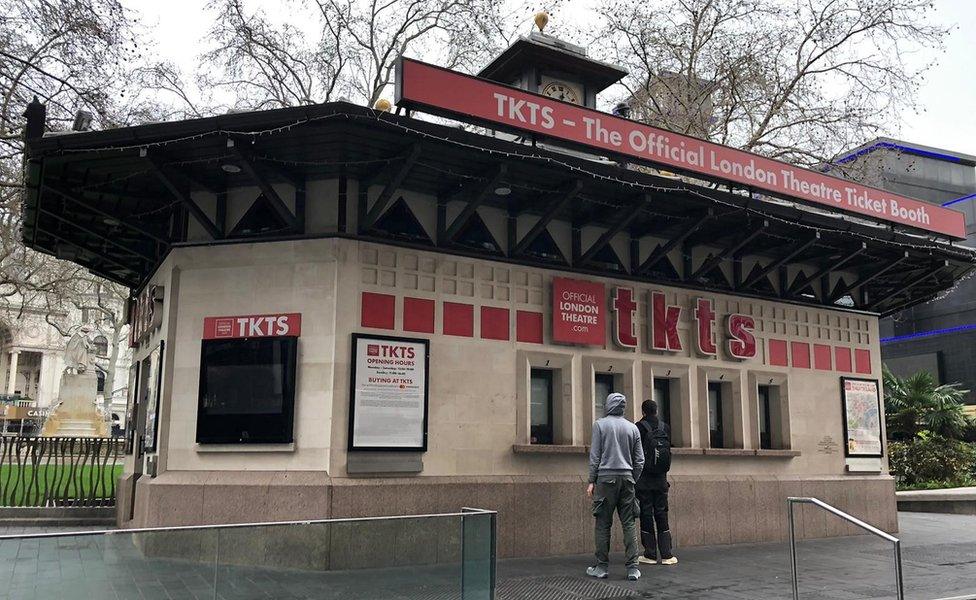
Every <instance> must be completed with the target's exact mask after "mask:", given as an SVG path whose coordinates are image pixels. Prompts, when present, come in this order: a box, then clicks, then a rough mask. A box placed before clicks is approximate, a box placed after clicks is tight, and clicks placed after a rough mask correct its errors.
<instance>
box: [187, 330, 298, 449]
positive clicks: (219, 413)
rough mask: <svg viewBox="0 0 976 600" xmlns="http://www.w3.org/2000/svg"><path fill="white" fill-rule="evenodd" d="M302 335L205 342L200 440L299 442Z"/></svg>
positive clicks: (268, 442)
mask: <svg viewBox="0 0 976 600" xmlns="http://www.w3.org/2000/svg"><path fill="white" fill-rule="evenodd" d="M297 348H298V338H296V337H266V338H241V339H210V340H203V347H202V351H201V356H200V394H199V404H198V412H197V435H196V441H197V443H199V444H262V443H264V444H270V443H292V442H293V441H294V415H295V371H296V363H297Z"/></svg>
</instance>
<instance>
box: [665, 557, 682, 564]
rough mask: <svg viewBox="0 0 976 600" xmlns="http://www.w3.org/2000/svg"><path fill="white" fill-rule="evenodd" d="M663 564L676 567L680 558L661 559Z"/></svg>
mask: <svg viewBox="0 0 976 600" xmlns="http://www.w3.org/2000/svg"><path fill="white" fill-rule="evenodd" d="M661 564H662V565H676V564H678V557H677V556H672V557H671V558H662V559H661Z"/></svg>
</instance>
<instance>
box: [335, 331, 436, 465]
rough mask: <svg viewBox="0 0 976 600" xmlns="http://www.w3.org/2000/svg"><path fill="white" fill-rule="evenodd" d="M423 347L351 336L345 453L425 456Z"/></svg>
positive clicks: (426, 347) (397, 340)
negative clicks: (408, 452) (395, 452)
mask: <svg viewBox="0 0 976 600" xmlns="http://www.w3.org/2000/svg"><path fill="white" fill-rule="evenodd" d="M429 344H430V343H429V341H428V340H422V339H411V338H397V337H388V336H376V335H363V334H353V337H352V356H353V365H352V389H351V392H350V407H349V450H413V451H426V450H427V381H428V373H427V368H428V358H429V348H430V346H429Z"/></svg>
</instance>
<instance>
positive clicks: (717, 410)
mask: <svg viewBox="0 0 976 600" xmlns="http://www.w3.org/2000/svg"><path fill="white" fill-rule="evenodd" d="M722 392H723V390H722V384H721V383H719V382H717V381H709V382H708V445H709V447H710V448H725V422H724V421H725V418H724V417H725V415H724V412H725V410H724V408H725V404H724V403H725V398H724V397H723V396H724V394H723V393H722Z"/></svg>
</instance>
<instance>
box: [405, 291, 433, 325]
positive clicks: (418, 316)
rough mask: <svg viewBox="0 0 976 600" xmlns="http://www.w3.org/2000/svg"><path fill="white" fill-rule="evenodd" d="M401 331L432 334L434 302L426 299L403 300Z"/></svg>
mask: <svg viewBox="0 0 976 600" xmlns="http://www.w3.org/2000/svg"><path fill="white" fill-rule="evenodd" d="M403 330H404V331H416V332H418V333H434V301H433V300H427V299H426V298H404V299H403Z"/></svg>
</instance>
